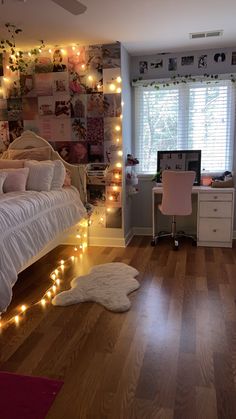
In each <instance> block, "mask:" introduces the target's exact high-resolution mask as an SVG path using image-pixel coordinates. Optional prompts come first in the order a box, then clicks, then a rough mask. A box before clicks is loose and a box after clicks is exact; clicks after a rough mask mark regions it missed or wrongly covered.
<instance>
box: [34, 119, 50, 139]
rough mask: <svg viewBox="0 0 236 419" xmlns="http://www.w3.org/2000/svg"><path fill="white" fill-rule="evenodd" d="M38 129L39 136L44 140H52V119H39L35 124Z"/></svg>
mask: <svg viewBox="0 0 236 419" xmlns="http://www.w3.org/2000/svg"><path fill="white" fill-rule="evenodd" d="M37 125H38V127H39V132H40V136H41V137H43V138H45V140H47V141H52V140H54V138H53V119H51V118H40V119H39V120H38V122H37Z"/></svg>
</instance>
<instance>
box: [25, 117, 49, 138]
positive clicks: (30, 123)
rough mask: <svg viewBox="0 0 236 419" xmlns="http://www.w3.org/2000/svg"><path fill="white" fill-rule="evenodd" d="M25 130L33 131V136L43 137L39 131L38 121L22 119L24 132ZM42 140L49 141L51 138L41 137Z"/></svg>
mask: <svg viewBox="0 0 236 419" xmlns="http://www.w3.org/2000/svg"><path fill="white" fill-rule="evenodd" d="M26 130H29V131H33V132H34V133H35V134H38V135H40V136H41V137H43V136H42V134H41V133H40V131H39V121H38V119H30V120H26V119H24V131H26ZM43 138H45V140H49V139H51V137H50V138H46V137H43Z"/></svg>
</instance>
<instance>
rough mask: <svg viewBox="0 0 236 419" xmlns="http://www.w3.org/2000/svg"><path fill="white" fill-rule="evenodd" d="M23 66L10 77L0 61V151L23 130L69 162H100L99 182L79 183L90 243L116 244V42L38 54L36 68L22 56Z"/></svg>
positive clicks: (118, 184) (119, 231)
mask: <svg viewBox="0 0 236 419" xmlns="http://www.w3.org/2000/svg"><path fill="white" fill-rule="evenodd" d="M26 57H28V55H27V52H26V55H25V58H26ZM0 58H1V57H0ZM28 63H29V66H28V70H27V73H26V74H21V75H18V74H16V73H12V72H11V71H10V70H9V69H7V64H8V63H7V59H6V57H5V60H4V62H3V64H2V60H1V59H0V153H1V152H3V151H4V150H6V149H7V147H8V145H9V143H10V142H12V141H13V140H14V139H15V138H16V137H18V136H19V135H20V134H21V133H22V132H23V130H28V129H29V130H32V131H34V132H35V133H37V134H38V135H40V136H42V137H43V138H45V139H46V140H48V141H49V142H50V143H51V144H52V146H53V148H54V149H55V150H56V151H58V152H59V154H60V155H61V156H62V157H63V159H64V160H66V161H68V162H70V163H73V164H87V163H93V162H101V163H107V164H108V165H109V170H108V176H107V178H106V181H104V179H102V180H101V179H100V180H98V179H93V180H92V181H90V182H88V185H87V190H88V201H89V202H90V203H92V204H93V205H94V206H95V210H94V213H93V216H92V218H91V222H92V224H91V228H90V230H91V236H92V237H93V240H95V242H96V237H98V238H101V237H102V236H106V235H107V237H108V241H109V240H110V242H111V237H115V238H118V239H119V240H120V239H121V238H122V237H123V223H122V219H123V214H122V168H119V167H117V163H118V164H119V163H120V162H121V164H122V157H121V156H120V155H119V153H120V151H121V150H122V121H121V112H122V110H121V86H122V85H121V80H120V79H119V77H120V76H121V47H120V44H119V43H114V44H107V45H90V46H78V47H73V48H72V47H71V46H68V47H67V48H65V47H63V49H60V48H58V47H57V48H54V49H52V50H50V49H49V50H48V49H45V50H43V51H42V53H41V55H40V56H39V60H38V62H37V63H34V62H32V61H31V58H30V57H28ZM114 185H115V187H114ZM114 189H115V190H114ZM106 244H108V243H106Z"/></svg>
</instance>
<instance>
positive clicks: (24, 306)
mask: <svg viewBox="0 0 236 419" xmlns="http://www.w3.org/2000/svg"><path fill="white" fill-rule="evenodd" d="M20 309H21V311H22V313H24V312H25V311H26V309H27V307H26V305H25V304H22V306H21V308H20Z"/></svg>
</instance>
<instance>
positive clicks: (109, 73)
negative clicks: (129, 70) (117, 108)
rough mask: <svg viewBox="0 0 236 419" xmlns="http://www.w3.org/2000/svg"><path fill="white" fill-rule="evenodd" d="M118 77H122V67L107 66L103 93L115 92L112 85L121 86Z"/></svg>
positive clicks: (104, 74)
mask: <svg viewBox="0 0 236 419" xmlns="http://www.w3.org/2000/svg"><path fill="white" fill-rule="evenodd" d="M118 77H121V73H120V68H107V69H105V70H103V93H115V92H114V91H112V90H111V85H113V86H115V88H118V87H120V86H119V83H117V78H118ZM113 88H114V87H113Z"/></svg>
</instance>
